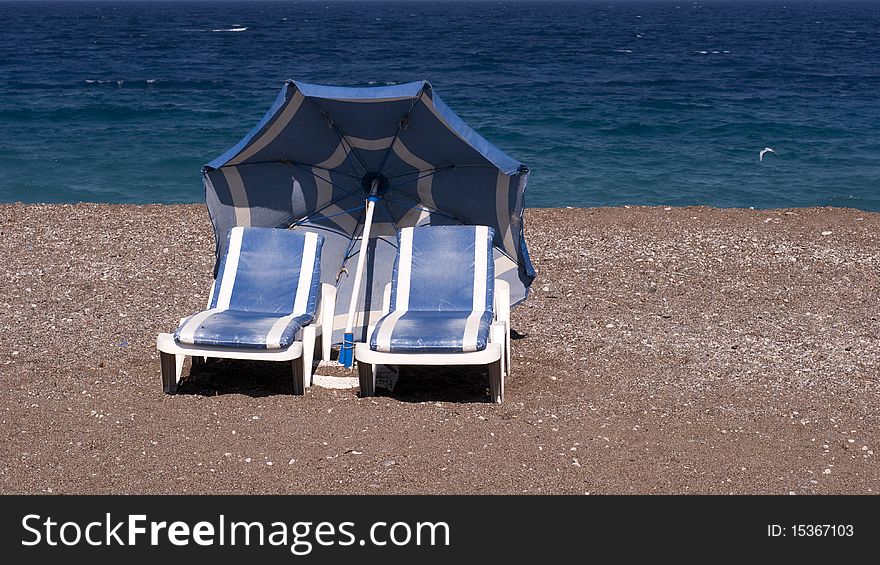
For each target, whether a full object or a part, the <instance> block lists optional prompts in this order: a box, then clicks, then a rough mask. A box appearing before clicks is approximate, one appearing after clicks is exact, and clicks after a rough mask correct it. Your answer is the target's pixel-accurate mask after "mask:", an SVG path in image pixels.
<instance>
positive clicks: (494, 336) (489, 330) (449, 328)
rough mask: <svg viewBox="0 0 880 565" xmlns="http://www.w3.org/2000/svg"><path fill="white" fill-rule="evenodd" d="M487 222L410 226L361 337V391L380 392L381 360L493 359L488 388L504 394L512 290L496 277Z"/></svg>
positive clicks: (499, 398) (499, 396)
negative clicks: (374, 319) (377, 310)
mask: <svg viewBox="0 0 880 565" xmlns="http://www.w3.org/2000/svg"><path fill="white" fill-rule="evenodd" d="M493 237H494V231H493V230H492V228H490V227H487V226H426V227H420V228H404V229H402V230H401V231H400V233H399V235H398V253H397V258H396V260H395V262H394V271H393V275H392V279H391V283H389V284H388V286H386V288H385V299H384V305H383V309H382V310H383V317H382V318H381V319H380V320H379V322H378V323H377V324H376V326H375V328H370V330H369V333H368V335H369V336H370V337H369V342H367V343H358V344H357V346H356V347H355V358H356V359H357V362H358V374H359V377H360V386H361V395H362V396H372V395H373V394H374V393H375V384H376V376H375V375H376V372H375V366H376V365H489V392H490V394H491V396H492V400H493V401H494V402H501V401H502V399H503V397H504V376H505V374H506V371H507V367H508V366H509V359H510V357H509V350H510V347H509V343H510V325H509V320H510V289H509V287H508V285H507V283H506V282H504V281H501V280H495V278H494V263H493V259H492V239H493Z"/></svg>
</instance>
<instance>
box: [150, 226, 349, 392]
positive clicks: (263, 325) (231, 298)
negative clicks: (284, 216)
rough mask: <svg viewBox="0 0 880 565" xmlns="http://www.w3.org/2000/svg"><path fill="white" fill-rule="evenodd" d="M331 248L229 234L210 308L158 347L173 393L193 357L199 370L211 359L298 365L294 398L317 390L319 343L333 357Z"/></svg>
mask: <svg viewBox="0 0 880 565" xmlns="http://www.w3.org/2000/svg"><path fill="white" fill-rule="evenodd" d="M323 242H324V238H323V237H322V236H320V235H318V234H315V233H301V232H295V231H290V230H283V229H269V228H245V227H235V228H232V229H231V230H229V236H228V240H227V245H226V252H225V254H224V255H223V257H222V258H221V260H220V264H219V267H218V271H217V273H218V274H217V279H216V281H214V285H213V287H212V289H211V298H210V301H209V302H208V308H207V309H206V310H203V311H201V312H198V313H197V314H193V315H192V316H190V317H188V318H185V319H184V320H182V321H181V323H180V327H178V328H177V331H176V332H174V334H159V337H158V339H157V341H156V345H157V347H158V349H159V356H160V359H161V363H162V382H163V385H164V389H165V392H166V393H169V394H171V393H174V392H175V391H176V389H177V383H178V381H179V380H180V373H181V370H182V368H183V361H184V358H185V357H186V356H191V357H192V358H193V362H194V363H195V364H198V363H199V362H203V361H204V360H205V359H206V358H224V359H252V360H263V361H292V362H293V377H294V378H293V382H294V386H293V389H294V394H303V392H304V389H305V387H307V386H310V385H311V372H312V360H313V356H314V351H315V343H316V338H317V336H319V335H320V336H321V338H322V340H321V341H322V344H321V345H322V348H321V351H322V356H323V358H324V359H328V360H329V358H330V336H331V335H332V324H333V315H334V310H335V301H336V288H335V287H333V286H332V285H328V284H323V285H321V284H320V277H321V273H320V269H321V267H320V265H321V263H320V261H321V246H322V245H323ZM319 286H320V287H321V293H320V294H321V295H320V297H319V295H318V294H319V293H318V288H319ZM316 320H317V323H315V322H316Z"/></svg>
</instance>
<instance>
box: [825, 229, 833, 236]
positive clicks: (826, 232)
mask: <svg viewBox="0 0 880 565" xmlns="http://www.w3.org/2000/svg"><path fill="white" fill-rule="evenodd" d="M832 233H834V232H832V231H828V230H825V231H823V232H822V235H824V236H829V235H831V234H832Z"/></svg>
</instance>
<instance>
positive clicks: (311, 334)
mask: <svg viewBox="0 0 880 565" xmlns="http://www.w3.org/2000/svg"><path fill="white" fill-rule="evenodd" d="M302 338H303V356H302V363H303V382H304V383H305V386H307V387H309V386H312V359H314V358H315V326H306V327H304V328H303V335H302Z"/></svg>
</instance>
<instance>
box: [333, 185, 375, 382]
mask: <svg viewBox="0 0 880 565" xmlns="http://www.w3.org/2000/svg"><path fill="white" fill-rule="evenodd" d="M377 188H378V183H377V182H376V181H373V187H372V190H371V191H370V192H371V194H370V196H368V197H367V212H366V217H365V219H364V231H363V233H362V234H361V250H360V253H359V254H358V262H357V268H356V269H355V272H354V287H353V288H352V289H351V302H350V303H349V305H348V320H347V321H346V322H345V334H344V336H343V338H342V349H340V350H339V362H340V363H341V364H342V365H344V366H346V367H351V366H352V365H353V364H354V319H355V316H356V315H357V302H358V294H359V292H360V289H361V278H362V276H363V273H364V260H365V259H366V257H367V245H368V244H369V241H370V228H371V226H372V224H373V209H374V208H375V207H376V202H378V200H379V197H378V196H375V193H376V189H377Z"/></svg>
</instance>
